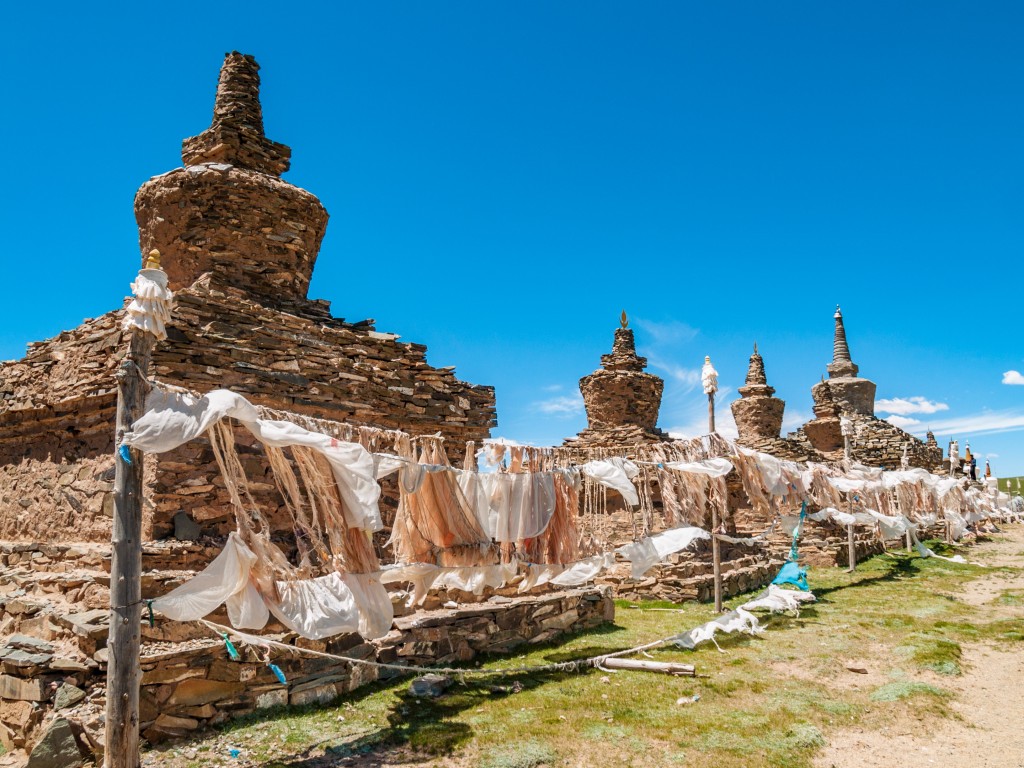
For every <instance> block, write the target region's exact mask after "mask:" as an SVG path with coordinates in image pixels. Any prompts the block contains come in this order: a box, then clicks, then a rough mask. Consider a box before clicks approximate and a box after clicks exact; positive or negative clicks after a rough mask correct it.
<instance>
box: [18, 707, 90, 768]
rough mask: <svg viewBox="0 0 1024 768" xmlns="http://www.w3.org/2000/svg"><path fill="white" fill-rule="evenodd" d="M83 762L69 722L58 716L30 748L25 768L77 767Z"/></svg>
mask: <svg viewBox="0 0 1024 768" xmlns="http://www.w3.org/2000/svg"><path fill="white" fill-rule="evenodd" d="M84 763H85V761H84V759H83V758H82V753H81V751H80V750H79V749H78V743H77V742H76V741H75V734H74V732H73V731H72V730H71V723H69V722H68V721H67V720H66V719H65V718H63V717H58V718H57V719H56V720H54V721H53V722H52V723H50V725H49V726H48V727H47V729H46V731H44V733H43V735H42V737H41V738H40V739H39V741H38V742H36V745H35V746H34V747H33V748H32V753H31V754H30V755H29V757H28V764H27V766H26V768H79V766H81V765H83V764H84Z"/></svg>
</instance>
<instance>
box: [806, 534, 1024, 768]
mask: <svg viewBox="0 0 1024 768" xmlns="http://www.w3.org/2000/svg"><path fill="white" fill-rule="evenodd" d="M970 556H971V559H972V560H974V559H976V560H977V561H978V562H981V563H984V564H985V565H988V566H1010V567H1014V568H1020V569H1024V526H1021V525H1013V526H1008V527H1007V529H1006V530H1005V531H1004V532H1003V533H1002V534H1001V535H1000V536H999V537H998V539H997V540H996V541H993V542H990V543H986V544H985V545H984V547H978V548H976V549H975V550H974V551H973V552H972V553H971V555H970ZM1008 589H1024V570H1020V571H1017V572H1013V573H1006V572H993V573H992V574H991V575H987V576H985V577H982V578H979V579H976V580H973V581H970V582H966V583H965V584H964V585H963V587H962V589H960V590H958V591H957V594H956V596H957V597H958V598H959V599H961V600H964V601H965V602H968V603H970V604H972V605H976V606H984V607H985V608H986V609H987V610H989V611H991V616H992V618H1000V617H1007V618H1010V617H1020V616H1022V615H1024V608H1022V607H1021V606H1019V605H1016V606H1014V605H1001V604H999V603H997V602H994V601H995V600H996V598H997V597H998V596H999V595H1000V594H1001V593H1002V592H1003V591H1004V590H1008ZM963 662H964V664H963V666H964V674H962V675H961V676H959V677H957V678H955V679H953V680H952V681H950V679H949V678H947V679H946V681H945V683H944V685H945V687H946V688H947V689H951V690H952V691H953V693H954V695H955V698H954V700H953V702H952V704H951V708H952V710H953V712H954V713H955V717H953V718H946V719H942V720H935V721H931V722H928V723H927V724H925V725H924V726H922V723H921V721H920V720H918V719H917V718H916V717H911V716H907V715H905V714H904V715H901V713H900V712H898V711H897V712H896V714H895V715H894V717H893V721H892V724H891V725H890V726H889V727H888V728H886V729H884V730H864V729H853V730H846V731H838V732H834V733H829V734H828V746H827V747H825V748H824V749H823V751H822V752H821V753H820V754H819V755H818V757H817V758H816V760H815V763H814V764H815V766H817V768H855V767H856V768H872V767H873V766H892V765H899V766H901V767H907V768H916V766H963V767H964V768H967V767H968V766H969V767H970V768H1022V766H1024V655H1021V654H1020V653H1019V652H1015V651H1013V650H1004V649H999V648H996V647H993V646H987V645H974V646H971V645H967V646H964V649H963Z"/></svg>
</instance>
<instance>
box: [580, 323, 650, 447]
mask: <svg viewBox="0 0 1024 768" xmlns="http://www.w3.org/2000/svg"><path fill="white" fill-rule="evenodd" d="M622 317H623V319H622V327H621V328H616V329H615V341H614V343H613V344H612V351H611V353H610V354H607V355H602V356H601V367H600V368H598V369H597V370H596V371H594V372H593V373H592V374H590V375H589V376H584V377H583V378H582V379H580V392H581V393H582V394H583V404H584V406H585V407H586V410H587V428H586V429H584V430H583V431H582V432H580V433H579V435H577V436H576V437H573V438H569V439H568V440H566V441H565V443H566V445H573V446H578V447H581V448H584V447H585V448H590V447H601V446H630V445H637V444H638V443H651V442H660V441H662V440H667V439H669V438H668V435H666V434H665V433H664V432H662V431H661V430H660V429H658V427H657V424H658V410H659V409H660V408H661V394H662V391H663V390H664V388H665V382H664V381H662V380H661V379H660V378H659V377H658V376H655V375H654V374H652V373H646V372H645V371H644V369H645V368H646V367H647V358H644V357H640V356H638V355H637V353H636V344H635V342H634V340H633V331H632V329H630V328H628V327H627V326H628V322H627V320H626V313H625V312H623V313H622Z"/></svg>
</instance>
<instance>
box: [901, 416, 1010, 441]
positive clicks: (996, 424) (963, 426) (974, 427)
mask: <svg viewBox="0 0 1024 768" xmlns="http://www.w3.org/2000/svg"><path fill="white" fill-rule="evenodd" d="M929 428H930V429H931V430H932V432H934V433H936V434H937V435H953V436H956V435H967V436H969V437H974V436H975V435H992V434H996V433H998V432H1018V431H1021V430H1024V411H1020V410H1005V411H983V412H982V413H975V414H971V415H968V416H959V417H957V418H953V419H942V420H940V421H932V422H930V423H928V424H921V425H920V426H916V425H915V426H914V427H913V428H912V429H910V430H909V431H910V432H911V433H912V434H915V435H923V434H924V433H925V432H926V431H927V430H928V429H929Z"/></svg>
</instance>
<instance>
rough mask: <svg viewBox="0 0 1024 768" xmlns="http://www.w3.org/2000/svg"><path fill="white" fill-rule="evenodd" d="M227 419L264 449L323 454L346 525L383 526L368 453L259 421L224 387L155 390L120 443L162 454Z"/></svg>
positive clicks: (297, 428) (285, 423)
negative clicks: (296, 448) (193, 391)
mask: <svg viewBox="0 0 1024 768" xmlns="http://www.w3.org/2000/svg"><path fill="white" fill-rule="evenodd" d="M228 417H230V418H233V419H237V420H238V421H239V422H240V423H241V424H242V425H243V426H245V428H246V429H248V430H249V431H250V432H252V433H253V435H254V436H255V437H256V439H258V440H259V441H260V442H262V443H264V444H266V445H272V446H275V447H277V448H285V447H288V446H291V445H303V446H306V447H308V448H312V449H313V450H316V451H318V452H319V453H321V454H323V456H324V457H325V458H326V459H327V461H328V462H329V463H330V465H331V470H332V471H333V473H334V478H335V480H336V481H337V484H338V491H339V492H340V494H341V497H342V500H343V501H344V502H345V521H346V522H347V523H348V525H349V526H350V527H352V528H361V529H364V530H367V531H379V530H380V529H381V528H383V527H384V524H383V522H382V521H381V518H380V509H379V508H378V505H377V502H378V499H379V498H380V486H379V485H378V484H377V473H376V467H375V462H374V458H373V455H372V454H370V453H369V452H368V451H367V450H366V449H365V448H363V447H362V446H361V445H359V444H357V443H348V442H342V441H340V440H338V439H337V438H333V437H330V436H328V435H322V434H320V433H318V432H310V431H309V430H308V429H304V428H303V427H300V426H298V425H297V424H292V423H291V422H288V421H271V420H268V419H260V418H259V412H258V411H257V409H256V407H255V406H254V405H253V404H252V403H250V402H249V401H248V400H246V399H245V398H244V397H242V396H241V395H238V394H235V393H234V392H230V391H228V390H226V389H217V390H214V391H213V392H210V393H208V394H207V395H205V396H204V397H200V398H195V397H193V396H192V395H189V394H186V393H178V392H167V391H164V390H161V389H158V388H155V387H154V388H153V390H152V391H151V392H150V394H149V397H147V398H146V413H145V414H143V416H142V417H141V418H140V419H139V420H138V421H136V422H135V423H134V424H133V425H132V430H131V431H130V432H128V433H126V434H125V436H124V442H125V443H126V444H128V445H131V446H134V447H135V448H138V449H139V450H142V451H145V452H147V453H164V452H165V451H170V450H172V449H174V448H177V447H178V446H179V445H184V444H185V443H187V442H189V441H190V440H194V439H195V438H197V437H198V436H199V435H201V434H203V433H204V432H205V431H206V430H207V429H209V428H210V427H211V426H212V425H213V424H215V423H216V422H218V421H220V420H221V419H224V418H228Z"/></svg>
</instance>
